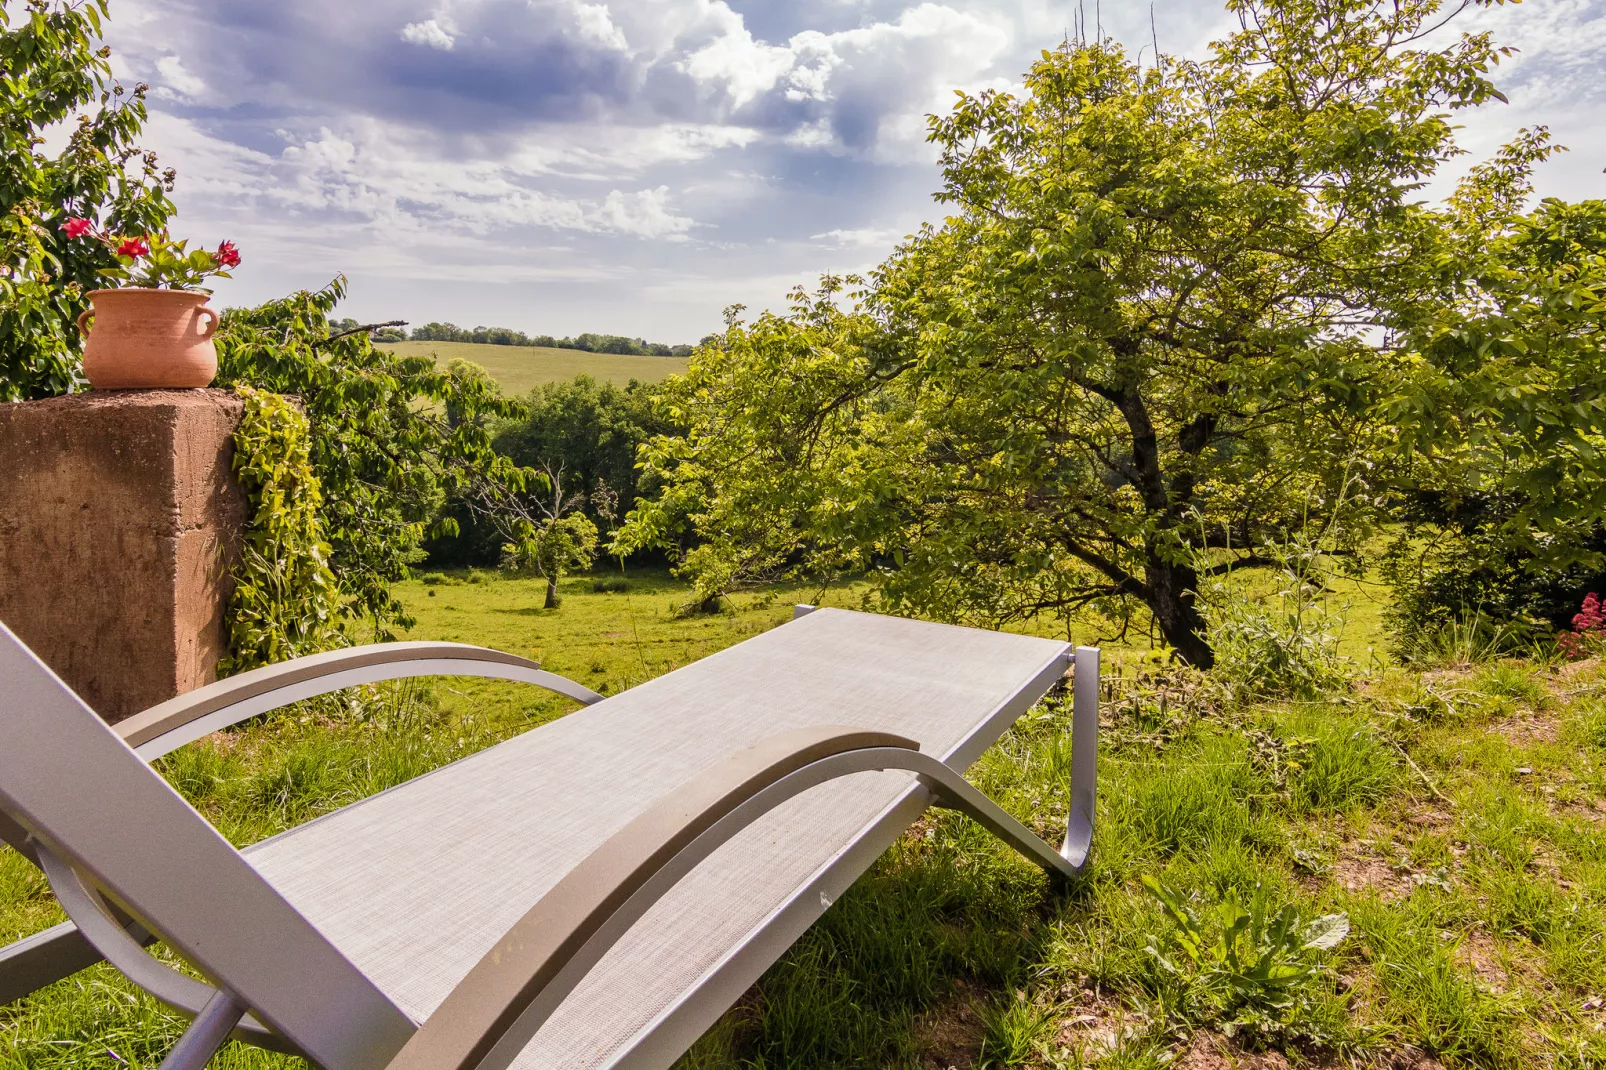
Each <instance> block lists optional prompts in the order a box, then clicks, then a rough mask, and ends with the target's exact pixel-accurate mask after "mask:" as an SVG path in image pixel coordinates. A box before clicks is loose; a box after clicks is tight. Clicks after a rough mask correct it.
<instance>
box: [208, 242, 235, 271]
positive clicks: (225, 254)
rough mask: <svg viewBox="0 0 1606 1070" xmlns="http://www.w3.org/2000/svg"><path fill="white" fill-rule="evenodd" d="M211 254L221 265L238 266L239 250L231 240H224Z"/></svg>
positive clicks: (227, 266)
mask: <svg viewBox="0 0 1606 1070" xmlns="http://www.w3.org/2000/svg"><path fill="white" fill-rule="evenodd" d="M212 255H213V256H214V257H215V258H216V259H217V262H218V263H219V264H220V265H222V266H223V267H226V268H231V267H239V266H240V250H239V249H236V248H235V247H234V243H233V242H231V241H226V242H224V243H223V244H222V245H220V246H218V247H217V252H215V253H213V254H212Z"/></svg>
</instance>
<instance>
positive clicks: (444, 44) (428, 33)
mask: <svg viewBox="0 0 1606 1070" xmlns="http://www.w3.org/2000/svg"><path fill="white" fill-rule="evenodd" d="M401 38H402V40H403V41H406V42H407V43H409V44H414V45H423V46H425V47H426V48H438V49H440V50H441V51H442V52H450V51H451V50H452V48H453V46H455V45H456V44H457V39H456V38H454V37H453V36H452V35H451V33H449V32H448V31H447V29H446V27H444V26H442V25H441V24H440V20H438V19H425V20H424V21H423V22H409V23H408V24H407V25H405V26H403V27H402V30H401Z"/></svg>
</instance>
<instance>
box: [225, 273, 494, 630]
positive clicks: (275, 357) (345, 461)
mask: <svg viewBox="0 0 1606 1070" xmlns="http://www.w3.org/2000/svg"><path fill="white" fill-rule="evenodd" d="M343 296H345V280H344V279H336V280H335V281H334V282H332V283H330V284H329V285H328V286H327V287H325V288H324V289H322V290H319V291H316V292H312V291H306V290H303V291H301V292H299V293H296V294H292V295H291V296H290V297H287V298H284V299H282V300H278V301H271V302H269V303H267V304H265V305H262V306H261V307H259V308H254V309H230V310H229V311H227V312H225V313H224V316H223V322H222V324H221V325H220V327H219V329H218V333H217V348H218V364H219V372H218V380H217V382H218V385H219V386H235V385H247V386H254V387H257V388H259V389H262V390H268V391H272V392H274V393H279V394H289V395H295V396H297V397H299V398H300V399H301V401H302V403H303V405H304V406H305V410H306V416H307V421H308V424H309V427H310V431H311V440H310V443H309V456H310V460H311V464H312V468H313V471H314V472H315V473H316V475H317V477H318V482H319V484H320V486H321V488H322V495H323V501H322V505H321V508H320V514H319V515H320V520H321V522H322V524H323V533H324V537H325V538H326V539H327V540H328V542H329V546H330V552H329V567H330V569H331V570H332V571H333V572H334V575H335V579H336V581H337V582H338V584H339V587H340V593H341V596H342V598H344V599H346V600H347V601H348V604H349V606H350V607H351V610H352V612H354V613H361V614H367V615H369V616H370V617H371V618H372V619H373V621H374V624H375V627H376V628H377V629H379V630H380V631H381V632H383V631H384V629H385V628H386V626H387V625H388V624H389V623H391V622H402V623H405V622H406V620H407V617H406V614H405V612H403V610H402V606H401V603H399V602H398V601H397V600H396V599H395V597H394V596H393V595H392V593H391V591H390V584H391V583H393V582H395V581H396V580H399V579H403V578H405V577H406V576H407V575H408V566H409V565H411V564H412V563H414V562H415V561H417V560H419V559H420V558H421V557H422V554H421V552H420V550H419V543H420V542H421V540H422V539H423V537H424V535H425V534H426V532H427V530H428V528H429V525H430V523H431V522H432V521H433V520H434V519H435V517H436V516H437V512H438V510H439V507H440V504H441V502H442V500H443V499H444V497H445V496H446V495H447V494H454V493H455V494H463V493H467V492H468V490H469V488H471V487H481V488H485V487H490V488H496V489H497V490H498V491H502V490H508V489H522V488H523V485H524V480H525V473H523V472H522V471H521V470H520V469H519V468H517V466H515V465H513V464H512V463H511V462H509V461H508V460H507V459H506V458H503V457H499V456H497V455H496V453H495V452H494V451H493V450H492V449H491V443H490V433H489V431H488V430H487V427H486V421H485V420H484V419H481V417H482V416H485V417H502V418H507V417H511V416H514V415H516V414H517V412H518V407H517V405H516V404H514V403H513V402H510V401H508V400H507V399H504V398H503V397H501V395H500V394H499V393H498V392H497V391H496V390H495V387H494V385H492V384H490V383H488V382H486V381H482V380H478V379H474V378H465V377H460V376H459V377H454V376H452V375H450V374H448V373H446V372H443V371H441V370H439V369H437V368H436V367H435V363H434V361H432V360H430V359H428V358H424V357H397V356H394V355H392V354H390V353H386V352H385V351H383V350H380V349H376V348H374V346H373V344H372V342H370V341H369V339H368V336H367V334H366V333H365V332H357V333H355V334H347V335H343V336H333V337H332V336H331V335H330V332H329V322H328V321H329V313H330V312H331V311H332V310H333V308H334V307H335V304H336V303H337V302H338V301H339V300H340V299H341V298H342V297H343ZM442 409H446V410H449V411H451V412H453V413H455V414H456V422H455V423H450V422H448V420H447V419H446V417H445V415H444V413H443V412H442ZM385 634H388V633H385Z"/></svg>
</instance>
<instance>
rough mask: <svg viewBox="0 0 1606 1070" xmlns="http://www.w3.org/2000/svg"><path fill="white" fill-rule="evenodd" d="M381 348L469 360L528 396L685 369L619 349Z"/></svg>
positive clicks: (654, 378)
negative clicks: (554, 386)
mask: <svg viewBox="0 0 1606 1070" xmlns="http://www.w3.org/2000/svg"><path fill="white" fill-rule="evenodd" d="M379 348H381V349H386V350H389V351H390V352H392V353H400V354H401V355H402V356H405V357H421V356H428V355H429V354H431V353H433V354H435V356H436V358H437V359H438V360H439V361H440V363H441V364H445V363H446V362H447V361H449V360H451V359H452V358H453V357H462V358H463V359H464V360H471V361H473V362H474V363H475V364H478V365H480V366H481V367H483V368H484V369H485V370H486V371H488V372H490V373H491V378H493V379H495V380H496V381H497V383H498V384H499V385H500V386H501V387H502V392H503V393H505V394H527V393H529V392H530V391H531V390H533V389H534V388H535V387H538V386H540V385H542V384H543V383H557V382H566V381H568V380H570V379H573V378H574V377H575V376H576V375H589V376H591V377H592V378H593V379H596V380H597V381H598V382H605V383H613V384H614V385H616V386H624V385H626V384H627V383H629V382H630V380H632V379H640V380H641V381H642V382H644V383H656V382H658V381H659V380H661V379H665V378H668V377H669V376H671V375H676V374H679V373H680V372H683V371H685V370H686V358H685V357H638V356H631V355H628V354H620V353H586V352H584V351H582V350H578V349H547V348H546V347H544V346H493V345H484V344H481V343H478V342H382V343H380V346H379Z"/></svg>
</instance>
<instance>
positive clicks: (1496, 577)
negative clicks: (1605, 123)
mask: <svg viewBox="0 0 1606 1070" xmlns="http://www.w3.org/2000/svg"><path fill="white" fill-rule="evenodd" d="M1520 148H1521V146H1518V147H1517V148H1514V149H1513V150H1512V151H1513V155H1514V156H1515V157H1516V158H1517V159H1518V160H1520V159H1522V158H1524V153H1523V152H1521V151H1519V150H1520ZM1544 151H1548V146H1547V144H1546V142H1545V139H1544V135H1543V131H1535V132H1530V133H1529V134H1528V149H1527V151H1526V155H1527V156H1535V155H1538V154H1540V153H1542V152H1544ZM1513 166H1515V165H1513ZM1525 191H1526V186H1525V184H1523V183H1522V182H1519V184H1518V188H1517V190H1516V193H1518V194H1520V193H1524V192H1525ZM1464 210H1465V211H1468V212H1471V211H1473V210H1474V209H1473V208H1472V207H1468V208H1465V209H1464ZM1477 210H1478V211H1480V212H1484V213H1485V214H1487V213H1488V212H1489V211H1490V210H1489V209H1487V208H1485V207H1479V208H1478V209H1477ZM1490 225H1491V226H1492V227H1494V228H1495V229H1496V234H1495V237H1494V238H1493V239H1492V240H1489V241H1487V242H1485V243H1483V244H1481V245H1479V246H1478V247H1477V248H1468V249H1466V250H1465V252H1464V255H1465V257H1466V258H1467V260H1468V262H1469V263H1470V264H1471V265H1472V268H1471V270H1470V271H1469V273H1468V278H1467V280H1466V283H1465V285H1464V286H1462V287H1459V288H1448V289H1447V290H1446V292H1445V293H1444V294H1442V295H1440V296H1439V297H1438V298H1437V300H1436V302H1435V303H1434V304H1433V305H1432V307H1431V309H1430V313H1425V314H1424V322H1423V323H1422V324H1421V325H1419V327H1418V328H1417V329H1416V330H1415V332H1414V334H1413V338H1412V341H1413V344H1414V345H1415V346H1416V352H1415V353H1414V356H1413V360H1412V362H1411V364H1410V365H1409V366H1408V368H1407V374H1406V375H1405V376H1404V378H1403V381H1402V385H1401V388H1400V389H1399V390H1398V392H1397V393H1396V394H1395V396H1394V399H1393V400H1392V402H1391V404H1390V406H1389V410H1388V413H1387V415H1388V418H1389V419H1390V422H1391V425H1392V426H1391V434H1390V436H1389V437H1390V441H1392V442H1394V443H1395V444H1396V447H1395V452H1396V453H1397V454H1398V456H1399V465H1400V467H1401V476H1400V480H1401V485H1402V490H1403V492H1404V494H1405V495H1406V498H1405V505H1406V511H1405V517H1406V519H1407V521H1408V524H1407V526H1406V527H1405V529H1404V530H1403V531H1402V533H1401V536H1400V539H1399V540H1398V542H1397V544H1396V546H1395V550H1394V555H1393V560H1392V562H1391V565H1392V568H1391V570H1390V579H1391V580H1392V581H1393V582H1394V586H1395V587H1396V589H1397V592H1398V593H1397V602H1398V604H1397V606H1396V608H1395V610H1394V613H1393V616H1394V619H1395V622H1396V631H1397V632H1398V633H1399V634H1400V635H1402V636H1410V635H1415V634H1420V633H1422V632H1424V631H1428V630H1431V629H1433V628H1435V627H1442V626H1443V625H1444V624H1445V623H1447V622H1449V621H1451V620H1453V619H1456V618H1463V617H1467V616H1470V615H1472V614H1474V613H1482V614H1484V615H1486V616H1488V617H1490V618H1492V619H1494V620H1497V621H1500V622H1503V623H1506V624H1508V625H1511V626H1515V627H1518V628H1519V629H1521V630H1523V631H1524V632H1525V633H1526V634H1528V635H1530V636H1543V635H1547V634H1550V633H1552V632H1553V631H1554V629H1555V628H1557V627H1559V626H1562V625H1564V624H1565V622H1566V621H1567V619H1568V617H1569V616H1570V615H1571V614H1572V612H1573V611H1574V607H1576V606H1577V605H1578V600H1579V598H1580V596H1581V595H1582V593H1584V592H1585V591H1588V590H1590V589H1592V588H1593V587H1597V586H1598V585H1599V583H1600V581H1601V579H1603V578H1606V527H1603V525H1602V522H1601V519H1600V518H1601V516H1602V515H1603V512H1602V511H1603V509H1606V456H1603V452H1602V446H1603V444H1606V438H1603V436H1606V363H1603V362H1602V360H1601V352H1602V346H1603V344H1606V201H1585V202H1582V203H1579V204H1563V203H1561V202H1559V201H1554V200H1546V201H1545V202H1544V203H1543V204H1542V205H1541V206H1540V207H1539V208H1538V209H1537V210H1535V211H1533V212H1530V213H1527V214H1520V215H1519V214H1516V213H1515V212H1513V211H1509V210H1508V211H1506V212H1505V213H1504V214H1503V215H1500V216H1499V217H1498V218H1496V219H1495V220H1494V222H1493V223H1492V224H1490Z"/></svg>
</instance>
